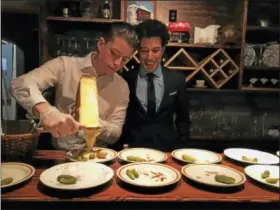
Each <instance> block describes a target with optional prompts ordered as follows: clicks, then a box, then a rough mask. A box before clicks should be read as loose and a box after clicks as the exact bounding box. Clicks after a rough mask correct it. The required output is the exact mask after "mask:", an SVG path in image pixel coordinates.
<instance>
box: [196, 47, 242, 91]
mask: <svg viewBox="0 0 280 210" xmlns="http://www.w3.org/2000/svg"><path fill="white" fill-rule="evenodd" d="M199 71H201V72H202V73H203V74H204V76H205V78H206V79H207V80H208V81H209V82H210V84H211V85H212V87H214V88H217V89H219V88H221V87H222V86H223V85H225V84H226V83H227V82H228V81H229V80H230V79H231V78H232V77H234V76H235V75H236V74H237V73H238V72H239V67H238V65H237V64H236V63H235V62H234V61H233V60H232V59H231V57H230V56H229V55H228V54H227V53H226V51H225V50H224V49H218V50H216V51H215V52H214V53H213V54H211V55H210V56H208V57H207V58H206V59H204V60H203V61H202V62H200V64H199Z"/></svg>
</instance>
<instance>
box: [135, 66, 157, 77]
mask: <svg viewBox="0 0 280 210" xmlns="http://www.w3.org/2000/svg"><path fill="white" fill-rule="evenodd" d="M148 73H150V72H147V71H146V70H145V69H144V68H143V66H141V67H140V71H139V75H140V77H141V78H143V77H146V76H147V74H148ZM152 73H154V74H155V77H161V76H162V69H161V64H159V65H158V67H157V68H156V70H155V71H153V72H152Z"/></svg>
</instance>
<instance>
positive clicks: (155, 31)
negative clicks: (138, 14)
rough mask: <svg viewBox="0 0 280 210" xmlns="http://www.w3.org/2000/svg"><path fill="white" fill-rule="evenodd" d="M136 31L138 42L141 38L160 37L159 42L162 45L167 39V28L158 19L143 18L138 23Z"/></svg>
mask: <svg viewBox="0 0 280 210" xmlns="http://www.w3.org/2000/svg"><path fill="white" fill-rule="evenodd" d="M136 32H137V34H138V38H139V41H140V42H141V40H142V39H143V38H151V37H160V39H161V44H162V46H163V47H164V46H165V45H166V44H167V43H168V41H169V33H168V28H167V26H166V25H165V24H164V23H163V22H161V21H159V20H153V19H148V20H144V21H143V22H142V23H139V24H138V26H137V27H136Z"/></svg>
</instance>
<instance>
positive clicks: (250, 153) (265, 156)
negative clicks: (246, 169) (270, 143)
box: [224, 148, 279, 165]
mask: <svg viewBox="0 0 280 210" xmlns="http://www.w3.org/2000/svg"><path fill="white" fill-rule="evenodd" d="M224 154H225V156H227V157H228V158H231V159H233V160H236V161H239V162H243V163H249V164H265V165H269V164H278V163H279V157H277V156H276V155H273V154H270V153H267V152H262V151H259V150H253V149H242V148H231V149H226V150H225V151H224ZM243 156H245V157H247V158H257V159H258V162H250V161H245V160H242V157H243Z"/></svg>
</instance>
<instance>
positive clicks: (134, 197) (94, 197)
mask: <svg viewBox="0 0 280 210" xmlns="http://www.w3.org/2000/svg"><path fill="white" fill-rule="evenodd" d="M64 162H65V152H63V151H55V150H41V151H37V153H36V155H35V157H34V159H33V161H32V163H30V164H31V165H33V166H34V167H35V168H36V173H35V175H34V176H33V178H32V179H31V180H30V181H29V182H27V183H26V184H25V185H23V186H20V187H18V188H16V189H13V190H12V191H6V192H3V190H2V209H27V208H28V209H45V208H47V207H51V206H52V205H55V206H56V208H59V209H69V208H71V209H72V208H79V209H91V208H93V207H94V208H96V207H98V208H103V207H104V208H105V207H108V208H109V207H115V208H122V207H123V205H124V206H126V207H127V206H128V207H131V206H135V205H138V203H140V206H142V207H143V208H145V209H146V208H150V207H153V206H154V205H155V206H157V205H163V206H161V208H163V207H167V206H168V205H171V207H174V208H177V209H181V208H184V209H188V208H192V209H193V208H197V209H200V208H202V207H204V208H205V207H206V209H207V208H209V209H213V208H215V209H219V208H220V209H224V208H228V207H234V208H235V207H236V208H237V209H238V208H240V207H253V208H256V209H258V208H260V207H262V208H265V209H268V208H271V207H273V208H276V207H277V206H278V205H279V194H278V192H275V191H271V190H269V189H266V188H264V187H262V186H259V185H258V184H255V183H253V182H252V181H251V180H250V179H247V181H246V182H245V184H244V187H243V188H238V189H234V190H233V191H226V192H225V191H220V190H219V189H215V190H213V189H212V190H210V189H211V188H208V187H203V186H198V185H197V184H194V183H191V182H189V181H187V180H185V179H183V178H182V180H181V181H180V182H179V183H178V184H177V185H176V186H173V187H172V188H170V189H168V190H166V189H165V190H163V189H159V190H157V192H156V193H155V192H154V193H145V191H143V190H142V191H141V190H139V189H136V190H135V189H133V188H129V187H127V186H125V185H123V184H121V183H120V182H119V181H118V180H117V177H116V174H115V175H114V178H113V180H112V182H110V183H108V184H107V185H105V186H102V187H101V188H99V189H92V190H89V191H83V192H81V191H80V192H79V193H77V192H74V191H68V192H67V191H56V190H52V189H48V188H46V187H45V186H43V185H42V184H41V183H40V182H39V177H40V174H41V173H42V172H43V171H44V170H45V169H47V168H50V167H51V166H53V165H56V164H60V163H64ZM165 164H167V165H169V166H172V167H174V168H175V169H177V170H178V171H180V169H181V167H182V166H183V165H181V164H179V163H177V162H174V161H173V159H172V158H171V156H170V154H168V159H167V161H166V162H165ZM221 164H223V165H226V166H229V167H232V168H235V169H237V170H239V171H241V172H244V167H243V166H241V165H237V164H235V163H233V162H230V161H228V160H226V159H223V160H222V162H221ZM109 166H110V167H111V168H112V169H114V171H116V170H117V168H118V167H119V166H120V163H119V162H117V161H116V162H114V163H112V164H111V165H109ZM81 203H82V204H81ZM210 204H211V205H210ZM166 205H167V206H166ZM140 206H138V208H141V207H140Z"/></svg>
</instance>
